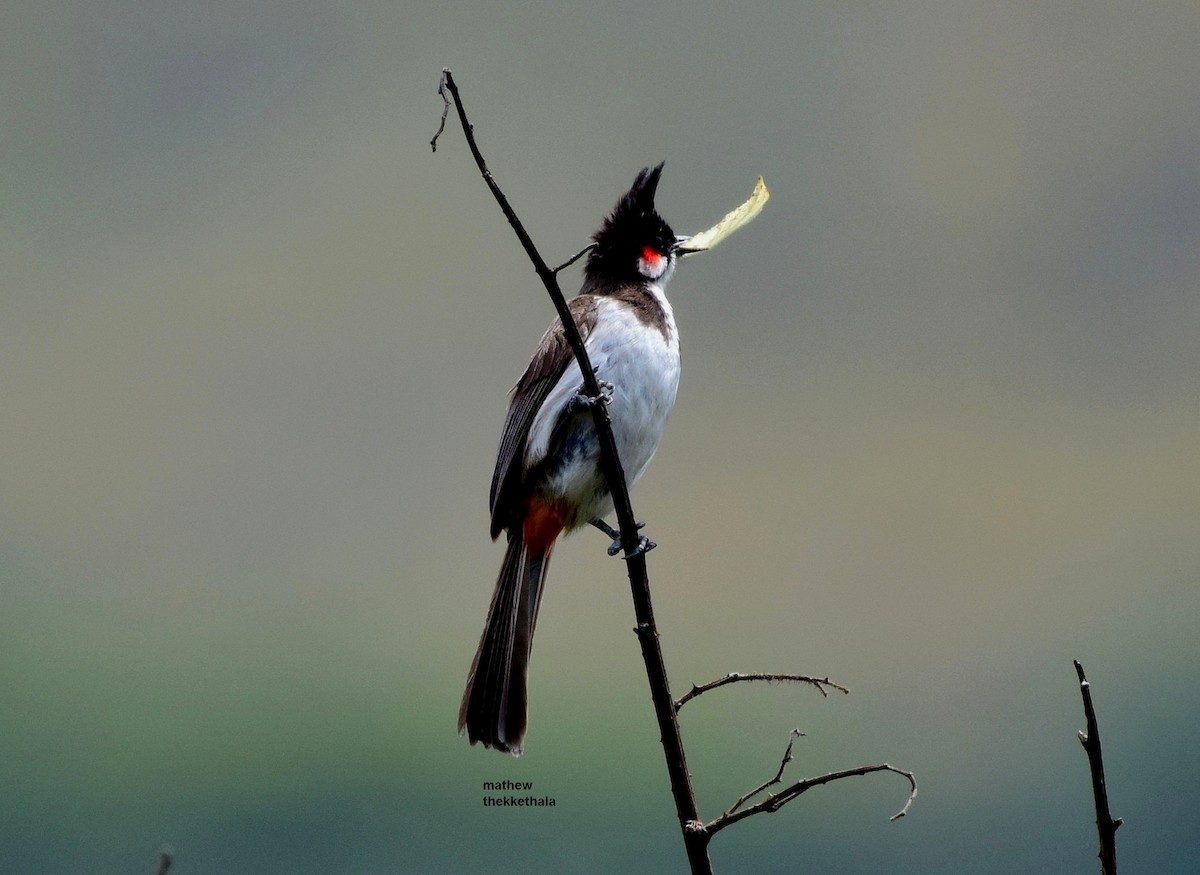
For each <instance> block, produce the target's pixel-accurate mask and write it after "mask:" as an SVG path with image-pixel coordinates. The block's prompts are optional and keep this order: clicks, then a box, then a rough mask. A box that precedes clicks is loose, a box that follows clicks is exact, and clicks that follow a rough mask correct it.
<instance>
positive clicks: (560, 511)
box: [458, 164, 685, 756]
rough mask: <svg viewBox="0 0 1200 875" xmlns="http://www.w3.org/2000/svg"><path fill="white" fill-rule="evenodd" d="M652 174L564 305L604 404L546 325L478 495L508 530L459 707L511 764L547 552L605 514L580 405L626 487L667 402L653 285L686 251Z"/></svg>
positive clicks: (668, 382)
mask: <svg viewBox="0 0 1200 875" xmlns="http://www.w3.org/2000/svg"><path fill="white" fill-rule="evenodd" d="M661 173H662V164H659V165H658V166H657V167H654V168H649V167H648V168H646V169H645V170H643V171H642V172H641V173H639V174H638V175H637V178H636V179H635V180H634V182H633V186H632V187H631V188H630V189H629V191H628V192H626V193H625V195H623V196H622V197H621V199H620V200H619V201H618V202H617V205H616V208H615V209H614V210H613V212H612V215H610V216H609V217H608V218H607V219H606V220H605V221H604V224H603V225H602V226H601V228H600V230H599V231H597V232H596V233H595V234H594V235H593V237H592V240H593V244H594V245H593V248H592V250H591V252H590V254H589V255H588V259H587V263H586V267H585V269H584V280H583V287H582V288H581V289H580V292H579V295H578V296H576V297H575V298H573V299H572V300H571V301H570V303H569V307H570V311H571V315H572V316H573V317H574V319H575V324H576V325H578V326H579V333H580V335H581V336H582V338H583V341H584V345H585V347H586V348H587V352H588V356H589V358H590V359H591V363H592V365H593V367H594V368H595V369H596V377H597V380H598V381H600V383H601V386H602V391H603V394H604V397H603V398H601V399H588V398H586V397H585V396H584V395H583V385H582V383H583V376H582V373H581V371H580V370H579V365H578V364H577V363H576V361H575V357H574V355H572V353H571V348H570V346H569V345H568V343H567V341H566V337H565V336H564V334H563V329H562V322H561V321H558V320H556V321H555V323H554V324H553V325H551V326H550V328H549V330H548V331H547V332H546V334H545V335H544V336H543V337H542V342H541V343H540V344H539V345H538V348H537V351H536V352H535V353H534V354H533V359H532V360H531V361H530V363H529V367H528V368H526V369H525V373H524V374H523V375H522V376H521V379H520V380H518V381H517V384H516V386H514V387H513V390H512V393H511V395H510V400H509V407H508V415H507V417H505V420H504V430H503V432H502V433H501V436H500V448H499V451H498V453H497V456H496V470H495V473H494V474H493V475H492V488H491V496H490V502H491V512H492V528H491V532H492V539H493V540H495V539H496V538H497V537H498V536H499V535H500V532H501V531H506V532H507V533H508V548H507V550H506V551H505V553H504V562H503V564H502V565H501V566H500V577H499V579H498V580H497V581H496V591H495V593H494V594H493V596H492V603H491V607H490V608H488V616H487V625H486V626H485V628H484V630H483V636H482V637H481V638H480V640H479V649H478V650H477V651H476V653H475V660H474V662H473V663H472V664H471V672H470V674H469V675H468V677H467V688H466V691H465V692H464V693H463V699H462V707H461V708H460V709H459V712H458V731H459V732H462V731H463V729H466V730H467V735H468V737H469V738H470V740H471V743H472V744H474V743H475V742H477V741H481V742H483V744H484V746H486V747H493V748H496V749H497V750H503V751H508V752H510V753H512V754H513V755H514V756H519V755H520V753H521V750H522V747H523V744H524V739H525V725H526V687H525V677H526V669H527V666H528V662H529V651H530V647H531V645H532V643H533V630H534V625H535V624H536V622H537V614H538V606H539V604H540V603H541V598H542V588H543V586H544V584H545V580H546V570H547V568H548V567H549V565H550V554H551V552H552V551H553V549H554V543H555V541H556V539H557V538H558V536H559V535H560V534H562V533H563V532H570V531H572V530H573V529H577V528H579V527H580V526H584V525H586V524H588V523H593V522H595V521H598V520H601V518H602V517H603V516H604V515H605V514H607V513H608V512H609V511H611V510H612V507H613V504H612V497H611V496H610V495H609V493H608V488H607V486H606V484H605V480H604V475H603V473H602V472H601V469H600V446H599V441H598V439H597V437H596V430H595V426H594V424H593V420H592V413H591V411H590V410H589V409H588V407H589V406H590V404H591V403H595V402H597V401H600V402H602V403H606V404H607V405H608V412H609V416H610V418H611V420H612V429H613V435H614V437H615V438H616V444H617V452H618V455H619V456H620V460H621V464H622V466H623V467H624V469H625V476H626V479H627V480H628V482H629V484H630V485H632V484H633V483H634V482H635V481H636V480H637V479H638V478H639V477H640V476H641V475H642V472H643V471H645V470H646V466H647V465H648V464H649V463H650V459H651V457H653V455H654V451H655V450H656V449H657V448H658V442H659V439H660V438H661V437H662V434H663V428H664V427H665V426H666V424H667V415H668V414H669V413H670V412H671V408H672V407H673V406H674V404H675V391H676V389H677V388H678V386H679V333H678V331H677V330H676V328H675V316H674V314H673V313H672V312H671V305H670V304H669V303H668V302H667V298H666V295H665V294H664V293H663V289H664V288H665V287H666V284H667V280H668V279H670V277H671V273H672V272H673V270H674V268H675V262H676V259H677V257H678V256H679V255H680V254H682V253H683V252H684V251H685V250H682V249H680V242H681V240H682V238H676V237H675V235H674V233H673V232H672V231H671V228H670V226H669V225H667V223H666V222H665V221H664V220H663V219H662V217H661V216H659V215H658V213H657V212H656V211H655V208H654V193H655V189H656V188H657V187H658V179H659V175H660V174H661ZM601 527H603V526H601ZM645 543H646V542H645V541H643V544H645Z"/></svg>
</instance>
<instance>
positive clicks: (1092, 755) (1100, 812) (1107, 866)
mask: <svg viewBox="0 0 1200 875" xmlns="http://www.w3.org/2000/svg"><path fill="white" fill-rule="evenodd" d="M1074 663H1075V674H1076V675H1078V676H1079V690H1080V693H1081V694H1082V695H1083V714H1084V717H1085V718H1086V720H1087V731H1086V732H1080V733H1079V743H1080V744H1082V745H1083V749H1084V751H1085V752H1086V753H1087V758H1088V768H1089V770H1090V771H1091V773H1092V796H1093V797H1095V800H1096V831H1097V832H1098V833H1099V836H1100V853H1099V854H1098V855H1097V856H1099V858H1100V872H1101V875H1116V873H1117V829H1118V828H1119V827H1120V826H1121V823H1122V820H1121V818H1119V817H1118V818H1115V819H1114V818H1113V816H1112V814H1111V813H1110V811H1109V808H1108V787H1107V785H1106V784H1105V782H1104V755H1103V753H1102V752H1101V750H1100V725H1099V723H1098V722H1097V720H1096V709H1095V708H1094V707H1093V706H1092V685H1091V684H1089V683H1088V679H1087V677H1086V676H1085V675H1084V673H1083V666H1082V665H1080V664H1079V660H1077V659H1076V660H1074Z"/></svg>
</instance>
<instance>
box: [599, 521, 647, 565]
mask: <svg viewBox="0 0 1200 875" xmlns="http://www.w3.org/2000/svg"><path fill="white" fill-rule="evenodd" d="M638 528H641V526H639V527H638ZM657 546H658V544H656V543H654V542H653V541H651V540H650V539H649V538H647V537H646V536H645V535H638V543H637V546H636V547H634V548H633V550H632V551H631V552H629V553H626V554H625V555H624V556H622V557H621V558H622V559H624V560H625V561H626V562H628V561H629V560H630V559H632V558H633V557H634V556H641V555H643V554H646V553H649V552H650V551H651V550H653V549H654V548H655V547H657ZM619 549H620V548H618V552H619ZM608 555H609V556H616V555H617V554H616V553H614V552H613V548H612V547H609V548H608Z"/></svg>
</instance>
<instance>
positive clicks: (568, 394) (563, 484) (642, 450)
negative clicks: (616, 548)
mask: <svg viewBox="0 0 1200 875" xmlns="http://www.w3.org/2000/svg"><path fill="white" fill-rule="evenodd" d="M654 291H655V292H656V293H657V294H656V297H657V298H658V299H659V302H660V303H661V304H662V305H663V308H664V310H665V312H666V315H667V331H666V336H664V333H663V332H661V331H659V330H658V329H657V328H652V327H649V326H647V325H646V324H645V323H643V322H641V321H640V320H639V319H638V318H637V316H636V315H634V314H633V313H632V312H630V311H629V310H628V309H626V308H624V307H621V306H620V305H619V304H617V303H616V302H614V301H611V300H601V301H600V308H601V310H600V313H599V314H598V319H597V322H596V327H595V328H594V329H593V330H592V333H591V334H590V335H589V337H588V339H587V342H586V344H585V345H586V347H587V351H588V357H589V358H590V359H591V361H592V365H593V366H594V367H595V368H596V376H597V378H598V379H600V380H607V381H608V382H610V383H612V384H613V393H612V403H611V404H610V405H609V408H608V412H609V417H610V418H611V420H612V425H613V436H614V438H615V439H616V443H617V453H618V455H619V456H620V458H621V465H622V467H623V468H624V469H625V480H626V482H627V483H628V484H629V485H630V486H632V485H633V484H634V483H635V482H636V481H637V480H638V478H639V477H641V476H642V473H643V472H644V471H645V470H646V466H647V465H649V464H650V460H651V459H652V458H653V457H654V452H655V450H657V449H658V443H659V441H660V440H661V439H662V435H663V430H664V429H665V427H666V424H667V417H668V416H669V415H670V413H671V408H672V407H674V406H675V393H676V391H677V389H678V387H679V340H678V333H677V332H676V330H675V320H674V316H673V314H672V313H671V307H670V304H668V303H667V302H666V299H665V298H664V297H663V296H662V294H661V292H660V291H658V289H654ZM582 382H583V378H582V375H581V373H580V371H579V366H578V365H577V364H576V363H575V362H572V363H571V365H570V366H569V367H568V368H567V370H566V372H565V373H564V374H563V376H562V378H561V379H560V380H559V381H558V383H557V384H556V385H555V387H554V389H552V390H551V392H550V395H549V396H548V397H547V399H546V402H545V403H544V404H543V405H542V409H541V411H540V412H539V413H538V415H537V417H536V418H535V420H534V422H533V426H532V428H531V429H530V434H529V440H528V442H527V444H526V452H525V460H524V461H525V467H526V470H527V471H528V470H531V469H533V468H534V467H535V466H537V465H538V464H539V463H541V462H543V461H544V460H546V454H547V452H548V451H549V450H550V449H551V447H550V444H551V441H552V440H555V439H556V437H557V435H556V433H555V427H556V425H557V424H558V420H559V416H560V414H561V413H562V411H563V409H564V408H565V406H566V405H567V403H568V402H569V401H570V399H571V398H572V397H573V396H574V395H575V394H576V393H577V392H578V390H579V387H580V385H581V384H582ZM559 435H561V441H559V440H555V447H554V450H555V453H556V456H557V458H556V459H555V460H553V461H551V462H550V464H548V465H547V466H546V467H545V475H544V476H545V479H544V481H543V483H542V484H541V486H540V487H539V489H538V491H539V492H541V493H542V494H544V495H547V496H548V497H553V498H561V499H564V500H565V501H566V503H567V506H568V507H569V508H571V510H572V513H571V515H570V516H569V518H568V520H567V527H568V528H574V527H576V526H580V525H584V524H586V523H588V522H589V521H591V520H592V519H595V518H597V517H602V516H604V515H606V514H607V513H609V512H610V511H611V510H612V499H611V498H610V496H609V495H608V491H607V489H606V488H605V483H604V477H603V474H601V473H600V469H599V458H600V448H599V441H598V440H597V438H596V432H595V428H594V426H593V424H592V417H591V412H590V411H588V410H586V409H583V410H580V411H579V412H577V413H576V414H575V415H574V416H573V417H572V420H571V422H570V423H568V424H567V425H566V428H565V429H564V430H563V431H561V432H559Z"/></svg>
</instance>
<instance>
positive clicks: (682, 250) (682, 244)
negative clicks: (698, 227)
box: [671, 234, 704, 258]
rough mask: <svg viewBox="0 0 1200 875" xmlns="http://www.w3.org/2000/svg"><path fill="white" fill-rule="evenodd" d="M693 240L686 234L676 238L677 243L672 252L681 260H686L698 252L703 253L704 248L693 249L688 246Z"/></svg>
mask: <svg viewBox="0 0 1200 875" xmlns="http://www.w3.org/2000/svg"><path fill="white" fill-rule="evenodd" d="M691 239H692V238H691V237H689V236H687V235H686V234H683V235H680V236H678V237H676V238H675V243H674V245H673V246H672V247H671V252H673V253H674V254H675V255H678V256H679V257H680V258H684V257H685V256H688V255H695V254H696V253H697V252H703V251H704V247H695V248H692V247H689V246H688V241H689V240H691Z"/></svg>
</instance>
